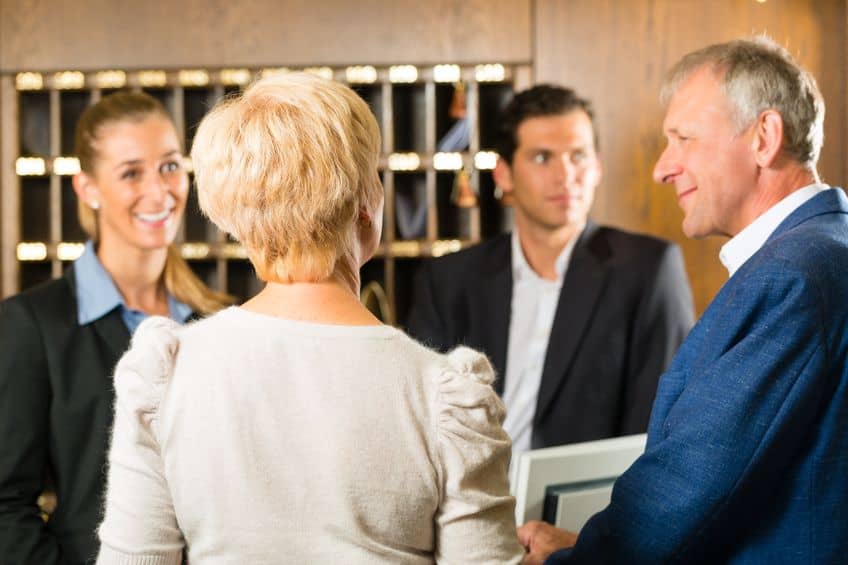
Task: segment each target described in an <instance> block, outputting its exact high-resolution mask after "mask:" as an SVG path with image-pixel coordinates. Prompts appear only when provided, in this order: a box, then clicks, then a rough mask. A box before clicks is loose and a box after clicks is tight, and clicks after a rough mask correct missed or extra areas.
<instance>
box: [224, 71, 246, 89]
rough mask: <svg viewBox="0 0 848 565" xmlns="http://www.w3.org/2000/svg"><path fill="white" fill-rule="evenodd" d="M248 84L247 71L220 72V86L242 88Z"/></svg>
mask: <svg viewBox="0 0 848 565" xmlns="http://www.w3.org/2000/svg"><path fill="white" fill-rule="evenodd" d="M249 82H250V71H249V70H248V69H224V70H223V71H221V84H224V85H226V86H232V85H238V86H244V85H246V84H247V83H249Z"/></svg>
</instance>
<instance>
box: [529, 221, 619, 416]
mask: <svg viewBox="0 0 848 565" xmlns="http://www.w3.org/2000/svg"><path fill="white" fill-rule="evenodd" d="M597 231H598V226H597V225H595V224H594V223H591V222H590V223H588V224H587V225H586V229H585V230H583V233H582V234H581V236H580V239H579V240H578V242H577V245H576V246H575V248H574V252H573V254H572V256H571V261H570V263H569V266H568V271H567V272H566V275H565V280H564V281H563V283H562V290H561V291H560V295H559V302H558V304H557V311H556V316H555V317H554V323H553V327H552V328H551V335H550V338H549V340H548V350H547V353H546V354H545V367H544V369H543V370H542V381H541V384H540V385H539V397H538V401H537V404H536V416H535V422H536V423H538V422H540V421H541V420H542V419H543V418H544V417H545V414H546V412H547V410H548V408H549V407H550V405H551V402H552V401H553V399H554V397H555V396H556V393H557V391H558V390H559V388H560V387H561V386H562V382H563V380H564V379H565V378H566V375H567V374H568V368H569V366H570V365H571V363H572V361H573V359H574V356H575V355H576V354H577V351H578V350H579V348H580V343H581V341H582V340H583V336H584V334H585V333H586V331H587V330H588V328H589V325H590V324H589V322H590V321H591V319H592V312H594V310H595V306H596V304H597V302H598V299H599V298H600V297H601V294H602V292H603V289H604V287H605V286H606V284H607V279H608V276H609V267H608V266H607V265H606V263H605V259H606V258H607V257H609V255H610V248H609V244H608V243H607V241H606V240H605V239H604V238H602V237H595V235H596V234H597Z"/></svg>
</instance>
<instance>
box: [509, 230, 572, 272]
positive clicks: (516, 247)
mask: <svg viewBox="0 0 848 565" xmlns="http://www.w3.org/2000/svg"><path fill="white" fill-rule="evenodd" d="M584 229H585V228H584ZM582 234H583V232H582V230H581V231H580V232H578V233H577V234H575V236H574V237H572V238H571V241H569V242H568V243H567V244H566V245H565V247H563V249H562V251H560V253H559V255H557V258H556V262H555V263H554V270H555V271H556V275H557V278H556V282H557V284H559V285H561V284H562V280H563V278H564V277H565V271H566V270H567V269H568V262H569V261H570V260H571V253H572V252H573V251H574V246H575V245H576V244H577V240H578V239H580V236H581V235H582ZM526 278H530V279H539V280H545V279H543V278H542V277H541V276H539V274H538V273H537V272H536V271H534V270H533V267H531V266H530V263H528V262H527V257H526V256H525V255H524V250H523V249H522V248H521V239H520V238H519V236H518V229H515V230H513V232H512V280H513V281H514V282H515V281H520V280H521V279H526Z"/></svg>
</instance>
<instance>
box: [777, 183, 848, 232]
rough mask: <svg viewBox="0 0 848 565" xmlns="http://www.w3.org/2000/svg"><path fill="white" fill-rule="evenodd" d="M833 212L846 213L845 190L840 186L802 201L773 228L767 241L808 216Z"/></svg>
mask: <svg viewBox="0 0 848 565" xmlns="http://www.w3.org/2000/svg"><path fill="white" fill-rule="evenodd" d="M833 213H842V214H848V197H846V196H845V192H844V191H843V190H842V189H841V188H834V189H833V190H826V191H824V192H820V193H819V194H817V195H815V196H814V197H812V198H810V199H809V200H807V201H806V202H804V203H803V204H802V205H801V206H800V207H799V208H798V209H797V210H795V211H794V212H792V213H791V214H789V216H788V217H787V218H786V219H785V220H783V221H782V222H781V223H780V225H779V226H777V229H776V230H774V232H773V233H772V234H771V236H769V238H768V240H767V241H771V240H772V239H774V238H776V237H779V236H780V235H781V234H782V233H784V232H786V231H788V230H791V229H792V228H794V227H796V226H798V225H799V224H802V223H804V222H806V221H807V220H809V219H810V218H813V217H815V216H819V215H821V214H833Z"/></svg>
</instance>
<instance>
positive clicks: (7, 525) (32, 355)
mask: <svg viewBox="0 0 848 565" xmlns="http://www.w3.org/2000/svg"><path fill="white" fill-rule="evenodd" d="M77 320H78V318H77V300H76V293H75V283H74V275H73V266H72V267H70V268H69V269H68V270H67V271H66V273H65V275H64V276H63V277H61V278H59V279H55V280H52V281H50V282H48V283H45V284H42V285H40V286H38V287H35V288H33V289H31V290H28V291H26V292H23V293H21V294H19V295H17V296H13V297H11V298H9V299H7V300H5V301H4V302H2V303H0V563H2V564H3V565H16V564H19V563H20V564H23V563H38V564H40V565H42V564H43V565H50V564H54V563H62V564H82V563H85V562H87V561H88V560H92V559H93V558H94V557H96V554H97V549H98V543H97V539H96V534H95V529H96V528H97V526H98V524H99V522H100V519H101V517H102V516H101V510H102V502H103V490H104V486H105V477H106V470H105V466H106V452H107V449H108V444H109V433H110V430H111V427H112V415H113V409H114V406H113V404H114V387H113V386H112V372H113V369H114V368H115V365H116V364H117V362H118V359H119V358H120V357H121V355H122V354H123V353H124V351H125V350H126V349H127V348H128V347H129V342H130V334H129V331H128V330H127V327H126V325H125V324H124V322H123V320H122V319H121V314H120V311H119V310H118V309H115V310H114V311H112V312H111V313H109V314H107V315H106V316H104V317H102V318H100V319H99V320H96V321H94V322H92V323H90V324H86V325H84V326H80V325H79V324H78V322H77ZM48 477H49V479H48ZM48 480H49V481H50V482H51V483H52V484H53V485H54V486H55V489H56V492H57V496H58V506H57V508H56V511H55V512H54V513H53V514H52V516H51V517H50V520H49V522H47V523H45V522H44V521H43V520H42V519H41V517H40V516H39V512H38V507H37V506H36V499H37V497H38V495H39V494H40V493H41V492H42V490H43V489H44V487H45V485H46V484H47V481H48Z"/></svg>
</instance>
